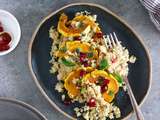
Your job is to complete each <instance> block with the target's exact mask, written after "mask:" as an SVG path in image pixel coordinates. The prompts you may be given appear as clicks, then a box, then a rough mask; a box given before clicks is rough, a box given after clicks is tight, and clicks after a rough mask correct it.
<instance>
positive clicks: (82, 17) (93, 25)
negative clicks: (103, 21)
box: [73, 15, 100, 32]
mask: <svg viewBox="0 0 160 120" xmlns="http://www.w3.org/2000/svg"><path fill="white" fill-rule="evenodd" d="M73 21H77V22H78V21H80V22H82V23H83V24H85V25H89V26H90V27H91V28H92V29H93V30H94V29H96V32H100V28H99V27H98V25H97V24H96V23H95V21H92V20H91V19H90V18H89V17H88V16H86V15H78V16H76V17H75V18H74V19H73Z"/></svg>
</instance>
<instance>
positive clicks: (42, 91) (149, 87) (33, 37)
mask: <svg viewBox="0 0 160 120" xmlns="http://www.w3.org/2000/svg"><path fill="white" fill-rule="evenodd" d="M80 5H88V6H92V7H97V8H100V9H101V10H103V11H105V12H107V13H109V14H110V15H111V16H113V17H115V18H116V19H118V20H119V21H120V22H121V23H122V24H123V25H125V26H126V27H127V28H128V29H129V30H130V31H131V32H132V33H133V34H134V36H136V37H137V40H138V41H139V42H140V44H141V45H142V47H143V48H144V50H145V52H146V54H147V58H148V60H149V79H148V80H149V85H148V89H147V93H146V94H145V96H144V97H143V99H142V100H141V102H140V104H139V106H141V105H142V104H143V103H144V101H145V100H146V98H147V96H148V94H149V91H150V89H151V83H152V79H151V78H152V66H151V63H152V62H151V57H150V55H149V51H148V49H147V48H146V46H145V44H144V42H143V39H142V38H141V37H140V36H139V35H138V34H137V33H136V31H135V30H134V29H133V28H132V27H131V26H130V25H129V24H128V23H127V22H126V21H125V20H123V19H122V18H120V17H119V16H118V15H116V14H115V13H113V12H112V11H110V10H109V9H108V8H106V7H104V6H102V5H99V4H95V3H90V2H76V3H71V4H67V5H64V6H63V7H61V8H59V9H57V10H55V11H54V12H51V13H50V14H49V15H48V16H46V17H44V18H43V20H42V21H41V22H40V23H39V25H38V26H37V28H36V30H35V31H34V33H33V35H32V38H31V40H30V43H29V47H28V65H29V70H30V72H31V75H32V77H33V80H34V82H35V84H36V85H37V87H38V88H39V90H40V92H41V93H42V94H43V96H44V97H45V98H46V99H47V100H48V102H49V103H50V104H51V105H52V106H53V107H54V108H55V109H57V110H58V111H59V112H60V113H62V114H63V115H64V116H66V117H68V118H69V119H72V120H75V119H76V118H74V117H72V116H70V115H69V114H67V113H66V112H64V111H63V110H62V109H60V108H59V107H58V106H57V105H56V104H55V103H54V102H53V101H52V100H51V99H50V97H49V96H48V95H47V94H46V92H45V91H44V90H43V88H42V87H41V85H40V84H39V82H38V79H37V78H36V75H35V73H34V71H33V69H32V61H31V60H32V57H31V56H32V44H33V42H34V39H35V36H36V34H37V32H38V30H39V28H40V27H41V25H42V24H43V23H44V22H45V21H46V20H48V19H50V18H51V17H52V16H53V15H55V14H56V13H58V12H60V11H61V10H63V9H65V8H68V7H71V6H80ZM132 112H133V110H132ZM132 112H130V113H129V114H128V115H127V116H126V117H124V118H123V119H122V120H127V119H128V118H129V117H130V116H131V113H132Z"/></svg>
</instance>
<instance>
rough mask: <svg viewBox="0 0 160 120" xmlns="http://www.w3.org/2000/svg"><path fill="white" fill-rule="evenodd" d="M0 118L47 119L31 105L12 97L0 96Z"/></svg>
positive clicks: (7, 119) (13, 119)
mask: <svg viewBox="0 0 160 120" xmlns="http://www.w3.org/2000/svg"><path fill="white" fill-rule="evenodd" d="M0 120H47V119H46V118H45V117H44V116H43V115H42V114H41V113H40V112H39V111H37V110H36V109H35V108H33V107H32V106H30V105H28V104H26V103H24V102H20V101H17V100H13V99H8V98H7V99H6V98H0Z"/></svg>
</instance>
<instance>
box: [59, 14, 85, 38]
mask: <svg viewBox="0 0 160 120" xmlns="http://www.w3.org/2000/svg"><path fill="white" fill-rule="evenodd" d="M67 21H68V17H67V16H66V15H65V14H64V13H63V14H61V16H60V18H59V22H58V28H57V29H58V32H60V33H61V34H62V35H63V36H65V37H69V36H80V34H81V33H82V32H83V31H84V30H85V29H86V27H87V26H88V25H84V26H82V27H81V28H78V29H76V28H74V29H73V28H72V29H71V28H68V27H66V23H67Z"/></svg>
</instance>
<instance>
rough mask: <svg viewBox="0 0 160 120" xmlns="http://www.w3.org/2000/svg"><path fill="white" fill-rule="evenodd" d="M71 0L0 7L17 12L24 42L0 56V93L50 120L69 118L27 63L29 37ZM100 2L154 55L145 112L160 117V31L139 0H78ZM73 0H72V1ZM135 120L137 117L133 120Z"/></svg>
mask: <svg viewBox="0 0 160 120" xmlns="http://www.w3.org/2000/svg"><path fill="white" fill-rule="evenodd" d="M71 1H72V0H0V9H5V10H8V11H9V12H11V13H12V14H14V15H15V16H16V17H17V19H18V21H19V23H20V25H21V29H22V36H21V41H20V44H19V45H18V47H17V48H16V49H15V50H14V51H13V52H12V53H10V54H8V55H6V56H3V57H0V96H1V97H2V96H3V97H9V98H16V99H19V100H22V101H25V102H27V103H29V104H31V105H33V106H34V107H36V108H37V109H39V110H40V111H41V112H42V113H43V114H44V115H45V116H46V117H47V118H48V120H67V118H65V117H64V116H63V115H62V114H60V113H59V112H57V111H56V110H55V109H54V108H52V107H51V106H50V104H49V103H48V102H47V101H46V100H45V98H44V97H43V96H42V95H41V93H40V91H39V90H38V88H37V87H36V85H35V83H34V82H33V80H32V77H31V74H30V72H29V69H28V64H27V50H28V45H29V41H30V38H31V36H32V33H33V31H34V29H35V28H36V26H37V25H38V24H39V22H40V21H41V19H42V18H43V17H45V16H46V15H48V14H49V13H50V12H52V11H54V10H56V9H58V8H60V7H61V6H63V5H66V4H69V3H70V2H71ZM78 1H79V2H93V3H98V4H101V5H103V6H105V7H107V8H109V9H110V10H111V11H113V12H115V13H116V14H118V15H119V16H121V17H122V18H123V19H125V20H126V21H127V22H128V23H129V24H130V25H131V26H132V27H133V28H134V29H135V30H136V31H137V33H138V34H139V35H140V36H141V37H142V38H143V39H144V43H145V44H146V46H147V47H148V49H149V52H150V55H151V57H152V67H153V72H152V75H153V78H152V88H151V91H150V94H149V96H148V97H147V99H146V101H145V103H144V104H143V105H142V111H143V113H144V117H145V119H146V120H159V118H160V114H159V112H160V75H159V74H160V64H159V61H160V57H159V55H160V54H159V53H160V32H158V31H157V30H156V28H155V27H154V25H153V24H152V23H151V21H150V19H149V16H148V14H147V11H146V10H145V9H144V8H143V7H142V6H141V4H140V3H139V1H138V0H98V1H96V0H88V1H85V0H81V1H80V0H76V1H74V2H78ZM72 2H73V1H72ZM133 119H135V117H134V116H132V117H131V118H130V120H133Z"/></svg>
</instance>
